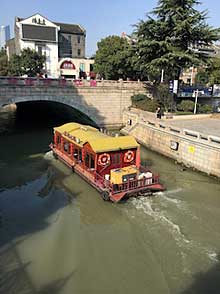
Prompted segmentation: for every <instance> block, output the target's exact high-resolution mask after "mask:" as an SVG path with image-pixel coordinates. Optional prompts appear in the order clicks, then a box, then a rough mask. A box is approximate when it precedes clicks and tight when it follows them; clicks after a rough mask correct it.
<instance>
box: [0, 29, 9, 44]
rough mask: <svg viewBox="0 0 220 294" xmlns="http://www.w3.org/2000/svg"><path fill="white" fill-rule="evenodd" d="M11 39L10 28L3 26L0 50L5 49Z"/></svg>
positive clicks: (0, 34) (0, 30)
mask: <svg viewBox="0 0 220 294" xmlns="http://www.w3.org/2000/svg"><path fill="white" fill-rule="evenodd" d="M9 39H10V27H9V26H1V27H0V49H1V48H4V47H5V45H6V42H7V41H8V40H9Z"/></svg>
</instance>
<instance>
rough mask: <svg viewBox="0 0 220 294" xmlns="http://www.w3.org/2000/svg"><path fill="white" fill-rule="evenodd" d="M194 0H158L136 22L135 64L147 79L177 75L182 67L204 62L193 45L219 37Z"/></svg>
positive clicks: (168, 77) (216, 30) (208, 42)
mask: <svg viewBox="0 0 220 294" xmlns="http://www.w3.org/2000/svg"><path fill="white" fill-rule="evenodd" d="M198 4H199V1H197V0H159V1H158V6H157V7H156V8H155V9H154V10H153V11H152V12H151V13H150V14H148V15H147V20H146V21H144V20H141V21H140V22H139V23H138V24H137V25H136V30H135V34H136V38H137V42H136V66H137V67H139V68H140V70H141V71H142V72H143V74H144V75H145V76H147V77H148V79H151V80H152V79H156V80H159V79H160V73H161V71H162V69H163V70H164V71H165V77H166V80H167V81H168V80H169V79H179V75H180V72H181V70H182V69H184V68H188V67H190V66H193V65H194V66H197V65H200V64H202V63H206V61H207V56H204V55H200V54H199V53H198V52H196V50H194V48H196V47H198V46H208V45H210V44H212V42H214V41H216V40H218V39H219V37H218V33H219V29H213V28H212V27H210V26H209V25H208V24H206V22H205V21H206V18H207V17H206V15H207V12H206V11H202V12H200V11H198V10H196V9H195V6H196V5H198Z"/></svg>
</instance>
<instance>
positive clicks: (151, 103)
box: [131, 94, 159, 112]
mask: <svg viewBox="0 0 220 294" xmlns="http://www.w3.org/2000/svg"><path fill="white" fill-rule="evenodd" d="M131 101H132V106H133V107H135V108H138V109H142V110H145V111H150V112H155V111H156V109H157V108H158V106H159V103H158V101H156V100H155V99H152V98H150V97H148V96H147V95H145V94H135V95H133V96H132V97H131Z"/></svg>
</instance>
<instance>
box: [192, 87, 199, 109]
mask: <svg viewBox="0 0 220 294" xmlns="http://www.w3.org/2000/svg"><path fill="white" fill-rule="evenodd" d="M193 94H194V96H195V105H194V114H196V108H197V101H198V95H199V90H198V89H197V90H195V91H194V92H193Z"/></svg>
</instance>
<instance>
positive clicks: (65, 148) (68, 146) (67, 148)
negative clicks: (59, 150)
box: [63, 142, 70, 153]
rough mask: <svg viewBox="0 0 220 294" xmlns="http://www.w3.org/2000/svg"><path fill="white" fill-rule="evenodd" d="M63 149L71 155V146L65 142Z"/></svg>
mask: <svg viewBox="0 0 220 294" xmlns="http://www.w3.org/2000/svg"><path fill="white" fill-rule="evenodd" d="M63 149H64V151H65V152H67V153H69V149H70V144H69V143H68V142H65V143H64V144H63Z"/></svg>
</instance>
